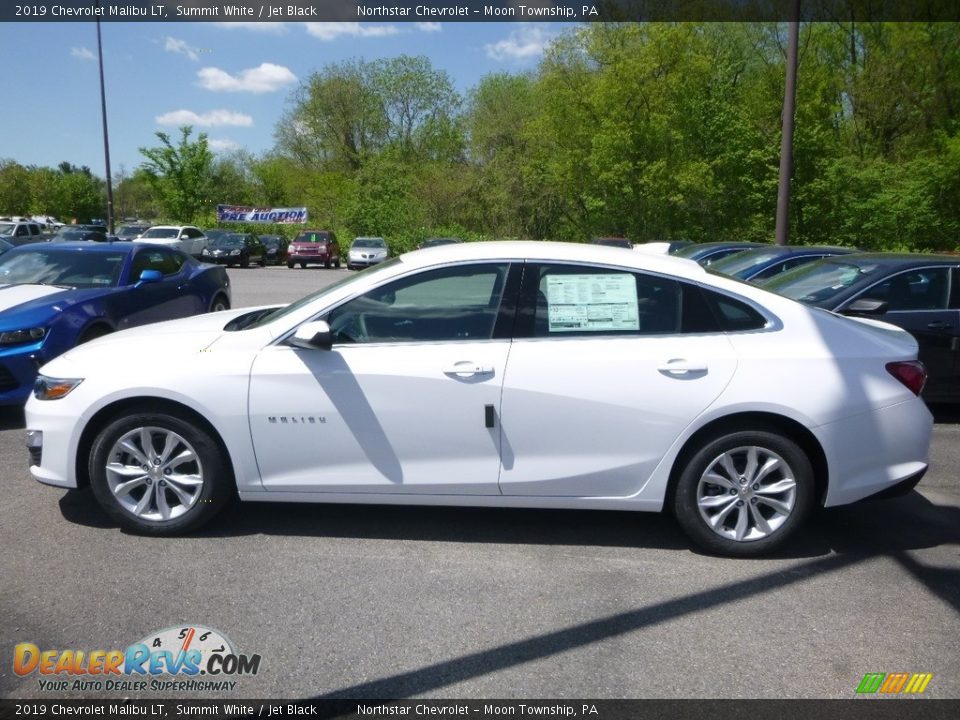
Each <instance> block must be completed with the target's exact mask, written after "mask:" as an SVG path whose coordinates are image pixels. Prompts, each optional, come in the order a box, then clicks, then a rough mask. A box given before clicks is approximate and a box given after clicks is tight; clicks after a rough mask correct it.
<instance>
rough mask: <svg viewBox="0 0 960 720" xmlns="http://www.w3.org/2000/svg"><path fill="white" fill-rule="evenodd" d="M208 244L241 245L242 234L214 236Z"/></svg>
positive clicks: (217, 245) (215, 245) (213, 245)
mask: <svg viewBox="0 0 960 720" xmlns="http://www.w3.org/2000/svg"><path fill="white" fill-rule="evenodd" d="M210 245H211V246H212V247H222V248H236V247H243V235H226V236H224V237H218V238H215V239H214V241H213V242H212V243H210Z"/></svg>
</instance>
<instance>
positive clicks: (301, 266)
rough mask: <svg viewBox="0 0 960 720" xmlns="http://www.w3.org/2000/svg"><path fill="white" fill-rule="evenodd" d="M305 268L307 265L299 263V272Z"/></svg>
mask: <svg viewBox="0 0 960 720" xmlns="http://www.w3.org/2000/svg"><path fill="white" fill-rule="evenodd" d="M306 267H307V264H306V263H304V262H302V263H300V269H301V270H303V269H306Z"/></svg>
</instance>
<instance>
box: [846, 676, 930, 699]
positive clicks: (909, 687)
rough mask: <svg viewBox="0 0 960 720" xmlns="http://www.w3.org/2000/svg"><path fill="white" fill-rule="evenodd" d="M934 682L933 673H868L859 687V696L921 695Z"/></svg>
mask: <svg viewBox="0 0 960 720" xmlns="http://www.w3.org/2000/svg"><path fill="white" fill-rule="evenodd" d="M931 680H933V673H905V672H899V673H867V674H866V675H864V676H863V680H861V681H860V684H859V685H858V686H857V695H875V694H880V695H901V694H905V695H920V694H922V693H923V691H924V690H926V689H927V685H929V684H930V681H931Z"/></svg>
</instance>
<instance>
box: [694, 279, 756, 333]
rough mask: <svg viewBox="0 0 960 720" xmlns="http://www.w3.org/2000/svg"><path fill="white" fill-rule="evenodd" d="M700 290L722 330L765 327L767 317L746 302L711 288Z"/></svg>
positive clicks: (730, 330)
mask: <svg viewBox="0 0 960 720" xmlns="http://www.w3.org/2000/svg"><path fill="white" fill-rule="evenodd" d="M701 292H702V293H703V297H704V299H705V300H706V302H707V303H708V304H709V305H710V306H711V307H712V309H713V314H714V315H715V316H716V319H717V322H719V323H720V329H721V330H723V331H724V332H743V331H744V330H760V329H761V328H764V327H766V325H767V319H766V318H765V317H764V316H763V315H761V314H760V313H759V312H757V311H756V310H754V309H753V308H752V307H750V306H749V305H747V304H746V303H744V302H741V301H739V300H734V299H733V298H731V297H728V296H726V295H723V294H721V293H717V292H713V291H712V290H706V289H701Z"/></svg>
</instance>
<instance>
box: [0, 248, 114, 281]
mask: <svg viewBox="0 0 960 720" xmlns="http://www.w3.org/2000/svg"><path fill="white" fill-rule="evenodd" d="M125 258H126V255H125V254H124V253H122V252H117V253H112V252H77V251H75V250H57V249H54V248H43V249H38V250H31V251H30V252H16V253H7V254H5V255H4V256H2V257H0V282H4V283H11V284H13V285H28V284H33V285H59V286H62V287H79V288H84V287H87V288H89V287H115V286H116V285H117V283H118V282H119V280H120V271H121V269H122V268H123V261H124V259H125Z"/></svg>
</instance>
